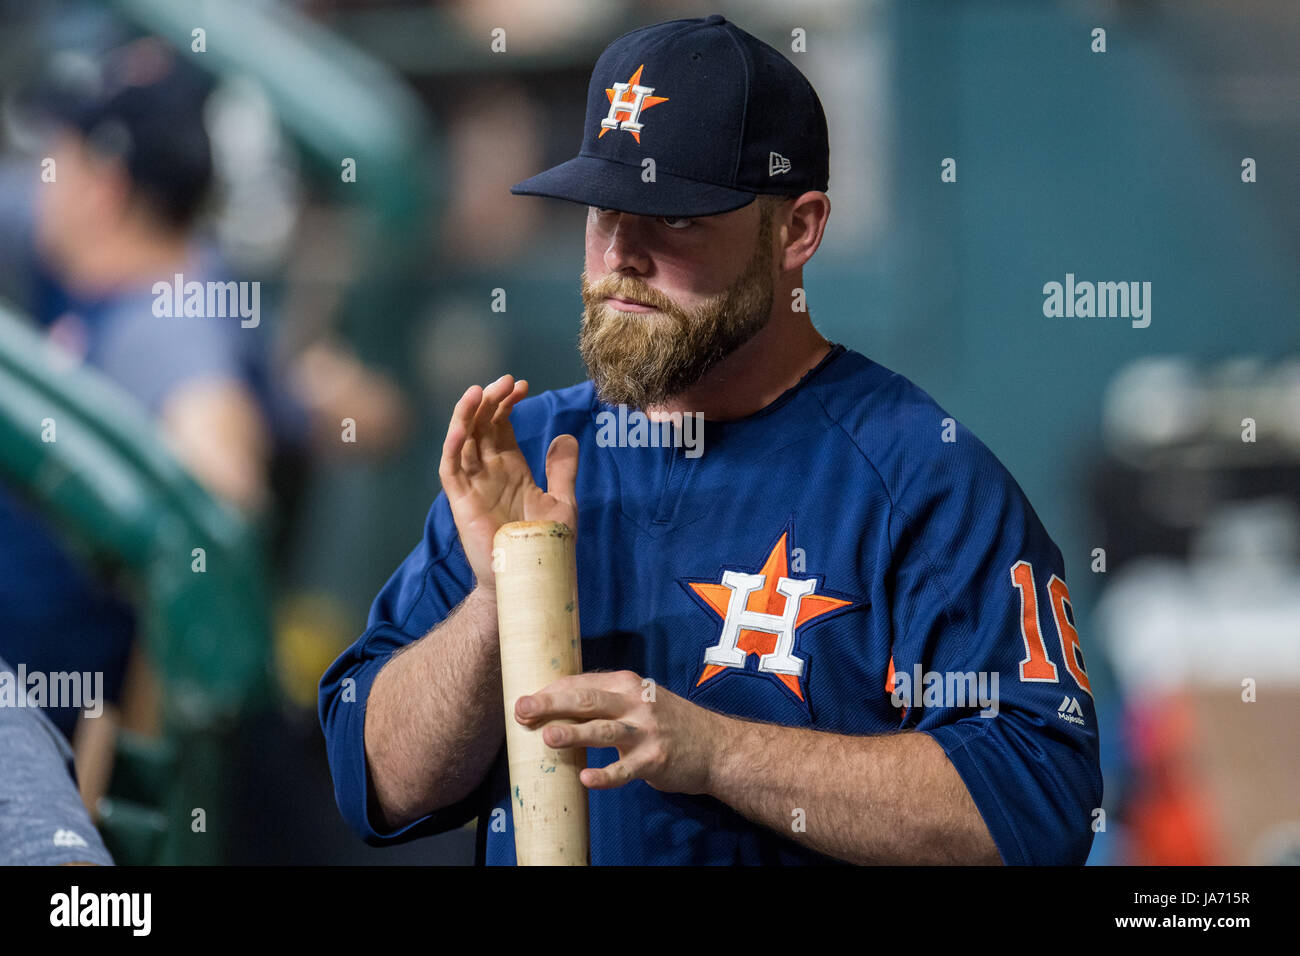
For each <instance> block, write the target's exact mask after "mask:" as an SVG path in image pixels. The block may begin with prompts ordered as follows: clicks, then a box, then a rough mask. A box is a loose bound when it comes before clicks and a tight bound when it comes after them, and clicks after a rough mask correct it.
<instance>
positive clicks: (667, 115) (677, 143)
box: [510, 14, 830, 217]
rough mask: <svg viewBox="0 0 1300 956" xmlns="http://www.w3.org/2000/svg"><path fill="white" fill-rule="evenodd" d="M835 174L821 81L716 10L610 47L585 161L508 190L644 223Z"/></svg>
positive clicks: (701, 212) (597, 81) (581, 157)
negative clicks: (819, 93)
mask: <svg viewBox="0 0 1300 956" xmlns="http://www.w3.org/2000/svg"><path fill="white" fill-rule="evenodd" d="M647 159H652V160H654V164H653V177H651V175H650V168H651V167H650V166H649V164H647V163H645V160H647ZM829 167H830V147H829V145H828V143H827V136H826V114H825V113H824V112H823V111H822V105H821V101H820V100H818V98H817V93H816V92H815V91H814V90H813V88H812V84H811V83H809V82H808V80H807V78H806V77H804V75H803V74H802V73H800V72H799V70H798V69H796V68H795V66H794V64H793V63H791V62H790V61H789V60H787V59H786V58H785V57H784V56H782V55H781V54H780V53H779V52H777V51H776V50H775V49H773V48H772V47H770V46H768V45H767V44H766V43H764V42H763V41H761V40H759V39H758V38H757V37H754V36H751V35H750V34H748V33H746V32H745V31H744V30H742V29H740V27H738V26H736V25H735V24H734V23H730V22H728V21H727V20H726V19H725V18H723V17H721V16H719V15H717V14H715V15H713V16H710V17H704V18H702V19H692V20H670V21H667V22H665V23H656V24H654V25H653V26H648V27H643V28H641V29H639V30H634V31H632V32H631V33H626V34H624V35H623V36H621V37H619V38H618V39H617V40H615V41H614V42H613V43H611V44H610V45H609V46H608V47H606V48H605V52H603V53H602V54H601V55H600V59H599V60H597V61H596V68H595V70H594V71H593V72H592V74H591V84H590V86H589V87H588V89H587V118H586V123H585V125H584V127H583V130H582V148H581V149H580V150H579V152H578V155H577V156H576V157H575V158H573V159H571V160H569V161H568V162H565V163H561V164H560V165H559V166H555V167H554V168H552V169H548V170H546V171H545V172H543V173H539V174H538V175H536V176H533V177H532V178H531V179H525V180H524V181H523V182H521V183H516V184H515V185H514V186H512V187H511V189H510V191H511V192H512V193H515V194H516V195H525V196H549V197H552V198H554V199H567V200H569V201H570V202H578V203H584V204H586V205H589V206H602V207H605V208H608V209H617V210H619V211H620V212H628V213H633V214H635V215H642V216H681V217H694V216H711V215H715V214H717V213H722V212H729V211H730V210H732V209H739V208H740V207H741V206H745V205H748V204H749V203H750V202H752V201H753V200H754V198H755V197H756V196H757V195H758V194H760V193H774V194H778V195H798V194H800V193H803V192H806V191H808V190H820V191H822V192H825V191H826V188H827V184H828V179H829V175H830V174H829ZM647 180H650V181H647Z"/></svg>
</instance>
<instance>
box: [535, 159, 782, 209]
mask: <svg viewBox="0 0 1300 956" xmlns="http://www.w3.org/2000/svg"><path fill="white" fill-rule="evenodd" d="M641 175H642V169H641V167H640V166H628V165H625V164H624V163H616V162H613V161H611V160H608V159H600V158H598V157H595V156H576V157H574V158H573V159H571V160H569V161H568V162H566V163H561V164H560V165H558V166H554V167H552V168H551V169H548V170H546V172H543V173H538V174H537V175H536V176H533V177H532V178H531V179H525V180H524V181H523V182H521V183H515V185H513V186H511V187H510V191H511V192H512V193H514V194H515V195H516V196H547V197H549V198H551V199H567V200H568V201H569V202H577V203H583V204H584V205H588V206H602V207H604V208H606V209H617V210H618V211H619V212H627V213H631V214H632V215H635V216H682V217H695V216H714V215H717V214H718V213H723V212H731V210H733V209H739V208H740V207H741V206H747V205H749V204H750V203H751V202H753V201H754V200H755V199H756V198H757V196H758V194H757V193H751V192H746V191H745V190H743V189H732V188H731V187H729V186H714V185H712V184H710V183H698V182H695V181H694V180H690V179H683V178H682V177H680V176H674V175H672V174H671V173H665V172H662V171H657V172H656V174H655V178H654V181H653V182H644V181H642V179H641Z"/></svg>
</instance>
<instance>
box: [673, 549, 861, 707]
mask: <svg viewBox="0 0 1300 956" xmlns="http://www.w3.org/2000/svg"><path fill="white" fill-rule="evenodd" d="M790 536H791V530H790V529H788V528H787V529H786V530H785V531H784V532H782V534H781V537H780V538H779V539H777V542H776V544H775V545H773V547H772V550H771V551H770V552H768V555H767V559H766V560H765V561H764V562H763V565H762V567H761V568H759V569H758V571H756V572H754V571H748V570H733V569H726V568H724V569H723V571H722V574H721V582H720V583H713V582H706V581H684V582H682V583H683V585H684V586H685V587H687V588H688V589H689V590H690V591H691V592H692V593H693V594H694V595H695V596H696V597H697V599H698V600H699V601H700V602H701V603H703V604H704V606H705V607H707V608H709V609H710V610H711V611H713V613H714V614H716V615H717V616H718V617H719V618H720V619H721V620H722V630H721V633H720V635H719V637H718V642H717V643H716V644H714V645H712V646H711V647H709V648H707V649H706V650H705V651H704V660H703V664H702V669H701V672H700V677H699V680H698V681H696V684H695V686H696V687H697V688H699V687H702V686H704V685H705V684H707V683H709V682H710V681H716V680H724V679H725V678H726V676H727V675H729V674H734V673H736V672H737V671H752V672H755V673H758V674H766V675H770V677H771V678H772V679H774V680H776V681H777V682H779V683H780V684H781V686H783V687H785V689H786V690H788V691H789V692H790V693H791V694H793V695H794V696H795V697H796V698H798V700H799V701H800V702H801V703H804V704H807V700H806V699H805V697H806V695H805V684H804V682H805V680H806V677H807V675H806V671H807V667H806V665H807V661H806V659H805V658H804V657H801V656H800V655H799V653H798V648H797V646H796V645H797V643H798V638H799V636H800V635H801V634H802V633H803V631H802V629H803V628H805V627H806V626H811V625H815V624H818V623H820V622H822V621H824V620H826V619H827V615H830V614H832V613H833V612H838V611H842V610H845V609H847V608H849V607H851V606H852V605H853V601H852V600H849V599H847V598H842V597H832V596H831V595H830V594H828V593H819V587H820V584H821V578H820V577H819V576H811V577H803V576H797V577H791V576H790V573H789V566H790V561H789V558H790V555H789V551H788V547H789V540H790ZM796 573H797V572H796ZM751 655H753V656H755V657H757V658H758V661H757V666H755V667H753V668H750V667H749V662H750V657H751Z"/></svg>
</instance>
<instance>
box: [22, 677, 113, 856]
mask: <svg viewBox="0 0 1300 956" xmlns="http://www.w3.org/2000/svg"><path fill="white" fill-rule="evenodd" d="M0 671H8V676H7V679H8V680H12V681H14V682H15V684H16V681H17V678H16V677H15V675H14V673H13V668H11V667H10V666H9V665H8V664H6V663H5V662H4V660H3V659H0ZM17 690H18V693H19V694H25V693H26V688H17ZM59 863H99V864H102V865H104V866H112V865H113V859H112V857H110V856H109V855H108V850H106V849H105V848H104V841H103V840H102V839H100V836H99V831H97V830H96V829H95V827H94V824H92V823H91V822H90V815H89V814H88V813H86V808H85V806H84V805H83V804H82V802H81V796H80V794H78V792H77V784H76V776H75V771H74V769H73V763H72V749H71V748H70V747H69V746H68V743H67V741H66V740H65V739H64V737H63V734H61V733H59V731H58V729H57V728H56V727H55V726H54V724H52V723H50V720H49V718H48V717H46V716H45V714H43V713H42V712H41V709H40V708H39V707H17V706H12V705H10V704H8V703H5V704H0V866H19V865H29V864H34V865H41V866H49V865H55V864H59Z"/></svg>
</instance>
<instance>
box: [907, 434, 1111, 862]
mask: <svg viewBox="0 0 1300 956" xmlns="http://www.w3.org/2000/svg"><path fill="white" fill-rule="evenodd" d="M963 443H965V447H962V446H963ZM935 464H936V465H937V467H934V468H932V469H929V470H928V471H927V473H926V475H925V476H924V479H925V480H924V481H918V482H913V483H912V484H911V486H910V487H909V488H908V489H906V490H905V491H904V493H901V494H900V495H899V497H898V500H897V501H896V503H895V507H894V510H893V512H892V514H891V519H890V539H891V546H892V551H893V553H892V557H891V569H892V570H891V582H890V583H891V587H892V590H893V593H894V603H893V610H892V612H891V613H892V615H893V627H894V646H893V665H894V673H893V678H892V679H893V689H894V693H895V703H896V704H897V703H899V702H900V700H901V701H903V702H904V703H905V704H906V705H907V706H906V709H905V710H904V711H903V719H902V722H901V726H902V727H903V728H904V729H911V730H916V731H920V732H923V733H927V734H929V735H930V736H931V737H933V738H934V740H935V741H937V742H938V743H939V745H940V746H941V747H943V750H944V753H945V754H947V756H948V759H949V760H950V761H951V762H952V764H953V766H954V767H955V768H956V770H957V772H958V773H959V774H960V776H961V778H962V780H963V781H964V782H965V784H966V787H967V789H968V790H969V791H970V795H971V797H972V798H973V800H974V802H975V805H976V807H977V808H978V809H979V812H980V814H981V815H982V816H983V819H984V822H985V824H986V825H987V826H988V829H989V832H990V834H991V835H992V837H993V840H994V842H995V843H996V845H997V849H998V852H999V854H1000V855H1001V857H1002V860H1003V862H1004V863H1007V864H1033V865H1081V864H1083V863H1084V862H1085V861H1086V860H1087V857H1088V852H1089V850H1090V848H1091V845H1092V837H1093V831H1092V823H1093V819H1094V809H1095V808H1097V807H1100V806H1101V796H1102V780H1101V770H1100V764H1099V759H1098V746H1097V741H1098V735H1097V714H1096V709H1095V707H1094V705H1093V700H1092V696H1091V693H1090V690H1089V686H1088V679H1087V673H1086V671H1085V670H1084V664H1083V656H1082V652H1081V650H1080V649H1079V646H1078V635H1077V633H1076V632H1075V624H1074V619H1073V609H1072V608H1070V606H1069V598H1068V594H1069V592H1068V590H1067V589H1066V587H1065V582H1064V578H1065V571H1064V566H1063V562H1062V559H1061V554H1060V551H1059V550H1058V549H1057V547H1056V546H1055V544H1053V543H1052V541H1051V539H1050V538H1049V537H1048V535H1047V532H1046V531H1045V530H1044V529H1043V527H1042V524H1041V523H1040V522H1039V520H1038V517H1037V515H1035V514H1034V511H1033V509H1032V507H1031V506H1030V504H1029V502H1028V501H1027V500H1026V499H1025V497H1024V494H1023V493H1022V492H1021V490H1020V488H1019V487H1018V486H1017V485H1016V483H1015V481H1014V479H1013V478H1012V477H1011V476H1010V474H1009V473H1007V472H1006V470H1005V469H1004V468H1003V467H1002V465H1001V464H1000V463H999V462H998V461H997V460H996V459H995V458H994V457H993V455H992V453H990V452H989V451H988V450H987V449H986V448H984V447H983V446H982V445H980V444H979V443H978V441H977V439H975V438H974V436H972V435H971V434H970V433H969V432H967V431H965V430H964V429H962V430H960V431H959V432H958V440H957V442H956V443H955V444H954V445H952V446H948V447H946V448H945V450H944V451H943V452H941V453H940V455H939V456H938V458H937V459H936V461H935ZM918 679H919V680H918ZM903 688H907V689H908V690H909V691H910V693H900V691H901V690H902V689H903ZM980 688H983V690H984V691H985V693H984V695H983V696H984V700H985V701H987V702H988V703H987V705H985V704H984V703H982V702H981V701H980V700H979V697H980V695H979V693H978V690H979V689H980ZM972 689H974V690H975V691H976V692H975V693H972V692H971V691H972ZM972 697H975V698H976V700H972V699H971V698H972Z"/></svg>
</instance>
